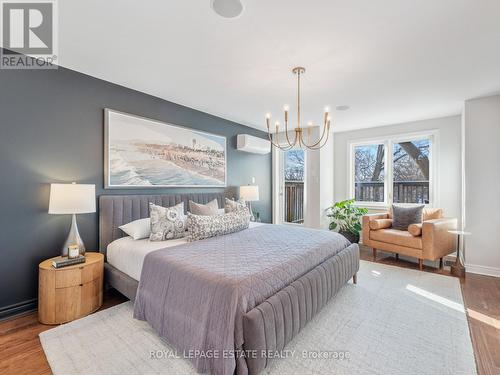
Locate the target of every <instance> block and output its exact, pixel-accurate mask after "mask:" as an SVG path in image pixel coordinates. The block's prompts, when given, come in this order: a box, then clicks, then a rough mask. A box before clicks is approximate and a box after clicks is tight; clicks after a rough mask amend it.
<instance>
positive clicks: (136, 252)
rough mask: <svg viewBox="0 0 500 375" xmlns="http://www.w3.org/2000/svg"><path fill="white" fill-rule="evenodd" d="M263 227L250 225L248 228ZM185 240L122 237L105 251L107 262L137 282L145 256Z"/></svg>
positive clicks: (184, 242) (254, 224) (256, 224)
mask: <svg viewBox="0 0 500 375" xmlns="http://www.w3.org/2000/svg"><path fill="white" fill-rule="evenodd" d="M259 225H263V224H262V223H254V222H251V223H250V228H253V227H256V226H259ZM186 243H187V240H186V238H178V239H175V240H168V241H150V240H149V239H148V238H144V239H142V240H134V239H133V238H132V237H130V236H127V237H122V238H119V239H117V240H114V241H113V242H111V243H110V244H109V245H108V248H107V249H106V258H107V262H108V263H109V264H111V265H112V266H113V267H115V268H116V269H118V270H120V271H122V272H123V273H125V274H127V275H128V276H130V277H131V278H133V279H135V280H137V281H139V280H140V278H141V271H142V264H143V263H144V258H145V257H146V255H147V254H148V253H150V252H152V251H155V250H160V249H164V248H166V247H173V246H177V245H183V244H186Z"/></svg>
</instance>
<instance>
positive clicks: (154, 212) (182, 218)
mask: <svg viewBox="0 0 500 375" xmlns="http://www.w3.org/2000/svg"><path fill="white" fill-rule="evenodd" d="M149 217H150V219H151V234H150V235H149V240H150V241H165V240H171V239H174V238H181V237H184V236H185V234H186V219H187V218H186V215H184V202H181V203H179V204H178V205H175V206H173V207H168V208H167V207H162V206H157V205H156V204H153V203H149Z"/></svg>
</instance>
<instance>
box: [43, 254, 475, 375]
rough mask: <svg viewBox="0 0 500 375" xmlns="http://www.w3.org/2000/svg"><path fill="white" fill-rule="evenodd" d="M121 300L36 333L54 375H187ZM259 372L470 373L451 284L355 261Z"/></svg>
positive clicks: (454, 282)
mask: <svg viewBox="0 0 500 375" xmlns="http://www.w3.org/2000/svg"><path fill="white" fill-rule="evenodd" d="M132 311H133V305H132V303H130V302H126V303H123V304H120V305H117V306H115V307H112V308H109V309H106V310H103V311H100V312H98V313H95V314H92V315H90V316H88V317H85V318H83V319H79V320H77V321H74V322H71V323H68V324H65V325H62V326H59V327H57V328H53V329H51V330H48V331H45V332H42V333H41V334H40V340H41V342H42V346H43V349H44V351H45V354H46V356H47V359H48V361H49V364H50V367H51V369H52V371H53V373H54V374H55V375H67V374H82V375H87V374H88V375H90V374H91V375H101V374H102V375H104V374H105V375H110V374H117V375H118V374H119V375H128V374H142V375H149V374H175V375H187V374H195V372H194V370H193V368H192V367H191V365H190V363H189V362H188V361H187V360H186V359H184V358H181V356H179V355H178V353H176V352H175V351H174V350H173V349H172V348H171V347H169V345H168V344H166V343H165V342H164V341H162V340H161V339H160V338H159V337H158V336H157V335H156V334H155V332H153V331H152V330H151V328H150V327H149V325H148V324H147V323H145V322H141V321H137V320H134V319H133V318H132ZM285 349H286V351H285V352H282V353H279V355H280V357H281V358H278V359H276V360H274V361H273V362H272V363H271V366H270V367H269V368H268V369H266V371H264V373H265V374H268V375H271V374H272V375H278V374H288V375H304V374H349V375H352V374H384V375H387V374H406V375H408V374H454V375H460V374H464V375H471V374H476V366H475V362H474V355H473V351H472V344H471V340H470V336H469V328H468V325H467V318H466V315H465V312H464V306H463V300H462V294H461V291H460V285H459V282H458V279H456V278H453V277H448V276H442V275H436V274H430V273H425V272H420V271H415V270H409V269H404V268H398V267H392V266H387V265H382V264H377V263H371V262H363V261H362V262H361V269H360V272H359V274H358V284H357V285H353V284H352V283H349V284H347V285H345V286H344V287H343V288H342V289H341V290H340V291H339V292H338V294H337V295H336V296H335V297H334V298H333V299H332V300H331V301H330V302H329V304H328V305H327V306H326V307H325V308H324V309H323V310H322V311H321V312H320V313H319V314H318V315H317V316H316V317H315V318H314V319H313V320H312V321H311V322H310V323H309V324H308V325H307V326H306V327H305V328H304V329H303V330H302V331H301V332H300V334H299V335H298V336H297V337H296V338H295V339H294V340H293V341H292V342H291V343H290V344H289V345H288V346H287V347H286V348H285Z"/></svg>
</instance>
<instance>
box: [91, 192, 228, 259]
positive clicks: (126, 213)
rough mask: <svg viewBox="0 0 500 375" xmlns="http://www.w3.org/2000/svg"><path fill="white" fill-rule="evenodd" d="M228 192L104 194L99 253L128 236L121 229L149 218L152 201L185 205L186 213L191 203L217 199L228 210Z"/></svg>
mask: <svg viewBox="0 0 500 375" xmlns="http://www.w3.org/2000/svg"><path fill="white" fill-rule="evenodd" d="M228 194H229V193H228V192H221V193H190V194H163V195H101V196H100V197H99V251H100V252H101V253H103V254H106V248H107V247H108V245H109V244H110V243H111V242H112V241H114V240H116V239H118V238H120V237H123V236H124V233H123V232H122V230H121V229H119V228H118V227H119V226H120V225H123V224H127V223H130V222H131V221H134V220H137V219H142V218H145V217H149V202H152V203H154V204H157V205H159V206H163V207H171V206H174V205H176V204H178V203H180V202H184V210H187V209H188V202H189V200H192V201H194V202H197V203H208V202H209V201H211V200H213V199H217V200H218V202H219V207H221V208H222V207H224V198H225V197H226V196H228V197H229V195H228Z"/></svg>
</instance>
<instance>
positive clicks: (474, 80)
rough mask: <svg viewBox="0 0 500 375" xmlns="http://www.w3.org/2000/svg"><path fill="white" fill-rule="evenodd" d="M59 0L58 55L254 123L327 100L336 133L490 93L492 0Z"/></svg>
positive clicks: (83, 68) (496, 83)
mask: <svg viewBox="0 0 500 375" xmlns="http://www.w3.org/2000/svg"><path fill="white" fill-rule="evenodd" d="M242 1H243V2H244V5H245V11H244V13H243V14H242V15H241V16H240V17H239V18H237V19H224V18H221V17H219V16H217V15H216V14H215V13H214V12H213V11H212V10H211V8H210V0H198V1H186V0H177V1H173V0H170V1H167V0H155V1H137V0H106V1H102V0H85V1H82V0H62V1H59V2H58V3H59V63H60V64H61V65H62V66H65V67H68V68H70V69H74V70H77V71H80V72H83V73H86V74H89V75H92V76H95V77H98V78H101V79H104V80H107V81H110V82H114V83H117V84H120V85H123V86H127V87H130V88H133V89H136V90H139V91H142V92H145V93H148V94H152V95H155V96H158V97H161V98H164V99H166V100H170V101H173V102H176V103H180V104H183V105H186V106H189V107H192V108H196V109H199V110H202V111H205V112H208V113H212V114H215V115H218V116H220V117H223V118H226V119H230V120H233V121H236V122H239V123H242V124H246V125H250V126H253V127H263V126H264V115H265V113H266V112H271V113H273V114H274V115H275V116H278V115H280V116H281V109H282V106H283V104H290V105H291V110H292V113H293V111H294V110H295V95H296V94H295V87H296V81H295V78H294V76H293V75H292V74H291V72H290V69H291V68H292V67H293V66H295V65H302V66H305V67H306V68H307V72H306V74H305V76H304V80H303V90H302V93H303V111H304V115H303V120H304V121H308V120H312V121H316V122H318V121H319V120H320V119H321V116H322V110H323V107H324V106H325V105H327V104H328V105H330V106H331V107H332V108H334V107H335V106H336V105H344V104H347V105H350V106H351V109H350V110H349V111H345V112H334V113H333V116H332V117H333V126H334V129H335V130H336V131H344V130H349V129H355V128H364V127H372V126H377V125H384V124H391V123H399V122H405V121H412V120H418V119H426V118H433V117H440V116H446V115H452V114H458V113H460V111H461V108H462V103H463V101H464V100H465V99H469V98H473V97H477V96H483V95H488V94H491V93H495V92H499V91H500V21H499V15H500V1H498V0H481V1H478V0H437V1H436V0H422V1H415V0H381V1H373V0H350V1H346V0H342V1H340V0H324V1H319V0H316V1H304V0H272V1H271V0H242Z"/></svg>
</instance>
